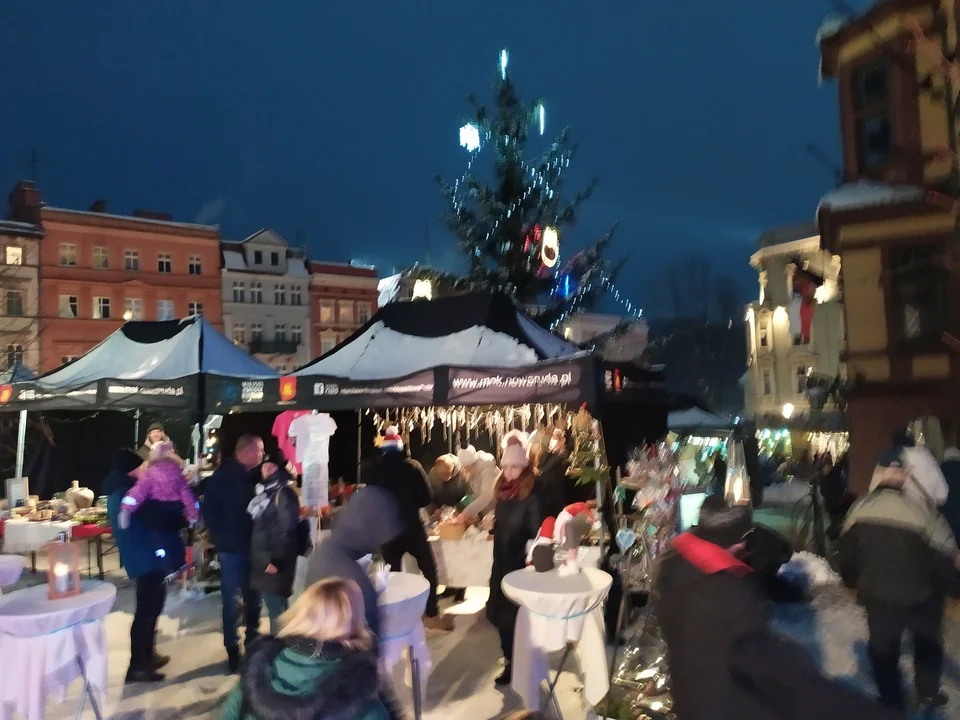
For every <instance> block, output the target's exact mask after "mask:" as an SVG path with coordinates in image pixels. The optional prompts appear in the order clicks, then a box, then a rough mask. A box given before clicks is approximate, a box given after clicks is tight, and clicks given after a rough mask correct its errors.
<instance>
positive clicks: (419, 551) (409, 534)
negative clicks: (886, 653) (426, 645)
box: [365, 425, 453, 631]
mask: <svg viewBox="0 0 960 720" xmlns="http://www.w3.org/2000/svg"><path fill="white" fill-rule="evenodd" d="M365 479H366V482H367V485H373V486H375V487H382V488H384V489H386V490H389V491H390V492H391V493H393V495H394V496H395V497H396V498H397V503H398V504H399V508H400V521H401V522H402V523H403V532H401V533H400V535H398V536H397V537H396V538H395V539H393V540H391V541H390V542H388V543H386V544H385V545H384V546H383V559H384V561H385V562H386V563H387V564H388V565H389V566H390V567H392V568H393V569H394V570H395V571H396V572H401V571H402V570H403V556H404V555H405V554H407V553H409V554H410V556H411V557H413V559H414V560H416V561H417V566H418V567H419V568H420V572H421V573H423V576H424V577H425V578H426V579H427V582H429V583H430V596H429V598H427V611H426V616H425V617H424V621H423V624H424V625H425V626H426V627H427V628H429V629H431V630H444V631H450V630H453V622H452V621H451V619H450V618H448V617H445V616H443V615H441V614H440V607H439V603H438V599H437V586H438V585H439V583H440V581H439V578H438V577H437V561H436V560H435V559H434V557H433V550H431V549H430V543H429V541H428V540H427V533H426V530H424V529H423V521H422V520H421V519H420V509H421V508H425V507H427V506H428V505H429V504H430V485H429V483H428V482H427V474H426V473H425V472H424V471H423V466H422V465H420V463H418V462H417V461H416V460H413V459H411V458H408V457H407V455H406V453H405V452H404V449H403V440H402V439H401V438H400V433H399V431H398V429H397V427H396V426H395V425H391V426H390V427H388V428H387V429H386V431H385V433H384V437H383V444H382V445H381V446H380V457H379V458H378V460H377V462H376V463H374V465H373V467H371V469H370V472H369V473H368V475H367V477H366V478H365Z"/></svg>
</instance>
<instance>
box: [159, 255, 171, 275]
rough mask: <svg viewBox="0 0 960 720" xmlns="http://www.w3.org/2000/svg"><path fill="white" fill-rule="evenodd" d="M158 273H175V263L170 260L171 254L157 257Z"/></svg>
mask: <svg viewBox="0 0 960 720" xmlns="http://www.w3.org/2000/svg"><path fill="white" fill-rule="evenodd" d="M157 272H161V273H172V272H173V262H172V261H171V260H170V253H160V254H159V255H157Z"/></svg>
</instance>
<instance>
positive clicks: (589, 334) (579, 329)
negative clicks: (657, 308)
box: [563, 313, 649, 362]
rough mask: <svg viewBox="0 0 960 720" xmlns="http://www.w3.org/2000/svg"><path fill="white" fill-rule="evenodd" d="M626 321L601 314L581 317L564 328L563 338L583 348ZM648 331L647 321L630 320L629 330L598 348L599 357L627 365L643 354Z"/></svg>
mask: <svg viewBox="0 0 960 720" xmlns="http://www.w3.org/2000/svg"><path fill="white" fill-rule="evenodd" d="M626 320H628V318H623V317H619V316H617V315H605V314H600V313H580V314H579V315H576V316H575V317H574V318H573V319H572V320H569V321H567V322H565V323H564V324H563V337H564V339H566V340H569V341H570V342H572V343H576V344H577V345H582V344H583V343H586V342H589V341H590V340H592V339H593V338H595V337H597V336H598V335H603V334H604V333H608V332H610V331H611V330H613V329H614V328H615V327H616V326H617V325H619V324H620V323H621V322H624V321H626ZM648 334H649V328H648V327H647V321H646V320H642V319H636V320H631V323H630V327H629V328H628V329H627V331H626V332H624V333H623V334H621V335H619V336H617V337H614V338H610V339H609V340H607V341H606V342H605V343H603V345H602V346H601V347H600V348H599V350H600V354H601V355H602V356H603V357H604V359H606V360H610V361H612V362H629V361H630V360H635V359H636V358H638V357H640V355H641V354H643V351H644V350H646V348H647V336H648Z"/></svg>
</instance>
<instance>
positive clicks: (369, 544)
mask: <svg viewBox="0 0 960 720" xmlns="http://www.w3.org/2000/svg"><path fill="white" fill-rule="evenodd" d="M402 530H403V524H402V523H401V521H400V510H399V503H398V502H397V499H396V497H395V496H394V495H393V493H391V492H390V491H389V490H385V489H383V488H381V487H365V488H361V489H360V490H358V491H357V492H355V493H354V494H353V495H351V497H350V501H349V502H348V503H347V504H346V505H345V506H344V508H343V510H341V511H340V512H339V513H337V514H336V516H334V518H333V527H332V528H331V529H330V537H328V538H326V539H325V540H324V541H323V542H321V543H320V544H319V545H318V546H317V547H316V548H314V550H313V552H312V553H311V554H310V559H309V561H308V562H307V572H306V584H307V585H308V586H310V585H313V584H314V583H316V582H319V581H320V580H326V579H328V578H345V579H347V580H353V581H354V582H355V583H356V584H357V585H358V586H359V587H360V591H361V592H362V593H363V606H364V608H365V609H366V620H367V626H368V627H369V628H370V631H371V632H372V633H373V634H374V636H375V637H378V638H379V637H380V614H379V610H378V608H377V591H376V589H375V588H374V587H373V584H372V583H371V582H370V578H369V577H368V576H367V571H366V570H365V569H364V568H363V567H362V566H361V565H360V563H358V562H357V561H358V560H360V559H361V558H363V557H365V556H367V555H370V554H371V553H375V552H377V551H378V550H379V549H380V548H381V547H382V546H383V545H384V544H386V543H388V542H390V541H391V540H393V539H394V538H395V537H397V535H399V534H400V532H401V531H402Z"/></svg>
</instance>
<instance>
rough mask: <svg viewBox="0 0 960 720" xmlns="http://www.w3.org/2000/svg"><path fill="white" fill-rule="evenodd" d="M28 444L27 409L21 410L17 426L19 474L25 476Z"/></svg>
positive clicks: (19, 476) (18, 475) (17, 475)
mask: <svg viewBox="0 0 960 720" xmlns="http://www.w3.org/2000/svg"><path fill="white" fill-rule="evenodd" d="M26 445H27V411H26V410H21V411H20V423H19V425H18V426H17V474H16V477H18V478H21V477H23V455H24V451H25V450H26Z"/></svg>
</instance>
